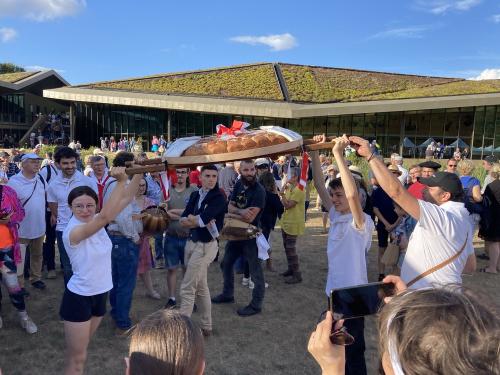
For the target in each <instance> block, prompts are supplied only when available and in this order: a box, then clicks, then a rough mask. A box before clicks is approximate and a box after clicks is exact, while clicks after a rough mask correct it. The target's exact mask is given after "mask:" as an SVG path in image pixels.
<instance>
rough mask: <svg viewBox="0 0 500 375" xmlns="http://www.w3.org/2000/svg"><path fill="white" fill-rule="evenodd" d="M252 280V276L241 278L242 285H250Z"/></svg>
mask: <svg viewBox="0 0 500 375" xmlns="http://www.w3.org/2000/svg"><path fill="white" fill-rule="evenodd" d="M250 282H251V280H250V278H246V277H244V278H242V279H241V285H243V286H248V285H249V284H250ZM252 284H253V283H252Z"/></svg>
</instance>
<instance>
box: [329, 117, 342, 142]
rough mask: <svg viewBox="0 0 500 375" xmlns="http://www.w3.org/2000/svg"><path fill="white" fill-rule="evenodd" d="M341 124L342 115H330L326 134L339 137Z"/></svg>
mask: <svg viewBox="0 0 500 375" xmlns="http://www.w3.org/2000/svg"><path fill="white" fill-rule="evenodd" d="M339 126H340V117H338V116H334V117H328V124H327V127H326V135H327V136H328V137H338V135H339Z"/></svg>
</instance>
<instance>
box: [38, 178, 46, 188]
mask: <svg viewBox="0 0 500 375" xmlns="http://www.w3.org/2000/svg"><path fill="white" fill-rule="evenodd" d="M38 178H39V179H40V181H42V184H43V188H44V189H45V181H44V180H43V177H42V176H40V175H38Z"/></svg>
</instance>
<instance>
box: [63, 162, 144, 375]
mask: <svg viewBox="0 0 500 375" xmlns="http://www.w3.org/2000/svg"><path fill="white" fill-rule="evenodd" d="M110 175H111V176H112V177H114V178H116V180H117V183H116V187H115V189H114V190H113V193H112V195H111V197H110V198H109V200H108V201H107V202H106V204H105V205H104V207H103V208H102V210H101V212H100V213H99V214H97V215H96V208H97V205H98V197H97V194H96V193H95V191H94V190H92V189H91V188H89V187H87V186H79V187H76V188H74V189H73V190H71V192H70V193H69V195H68V205H69V206H70V207H71V211H72V213H73V216H72V217H71V219H70V221H69V223H68V225H67V227H66V229H65V230H64V232H63V236H62V237H63V242H64V246H65V248H66V251H67V253H68V256H69V259H70V261H71V266H72V269H73V276H72V277H71V279H70V280H69V282H68V285H67V288H66V290H65V291H64V296H63V299H62V303H61V309H60V315H61V318H62V319H63V320H64V335H65V338H66V367H65V374H81V373H83V369H84V365H85V359H86V357H87V346H88V344H89V341H90V338H91V337H92V335H93V334H94V332H95V331H96V329H97V327H98V326H99V324H100V323H101V320H102V317H103V316H104V314H105V313H106V301H107V296H108V292H109V290H110V289H111V288H112V287H113V282H112V279H111V246H112V245H111V240H110V239H109V237H108V234H107V233H106V231H105V229H104V227H105V226H106V225H107V224H108V223H109V222H110V221H112V220H114V218H115V217H116V216H117V215H118V214H119V213H120V211H121V210H122V209H123V208H124V207H125V206H127V205H128V204H129V203H130V202H131V201H132V199H133V197H134V194H135V192H136V191H137V189H138V186H139V181H140V180H141V176H140V175H135V176H134V178H133V179H132V182H131V183H130V184H128V185H127V184H126V182H127V179H128V177H127V175H126V174H125V168H121V167H118V168H113V169H112V170H111V171H110Z"/></svg>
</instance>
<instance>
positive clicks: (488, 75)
mask: <svg viewBox="0 0 500 375" xmlns="http://www.w3.org/2000/svg"><path fill="white" fill-rule="evenodd" d="M471 79H474V80H482V79H500V69H484V70H483V71H482V72H481V73H480V74H479V75H478V76H477V77H472V78H471Z"/></svg>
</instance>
